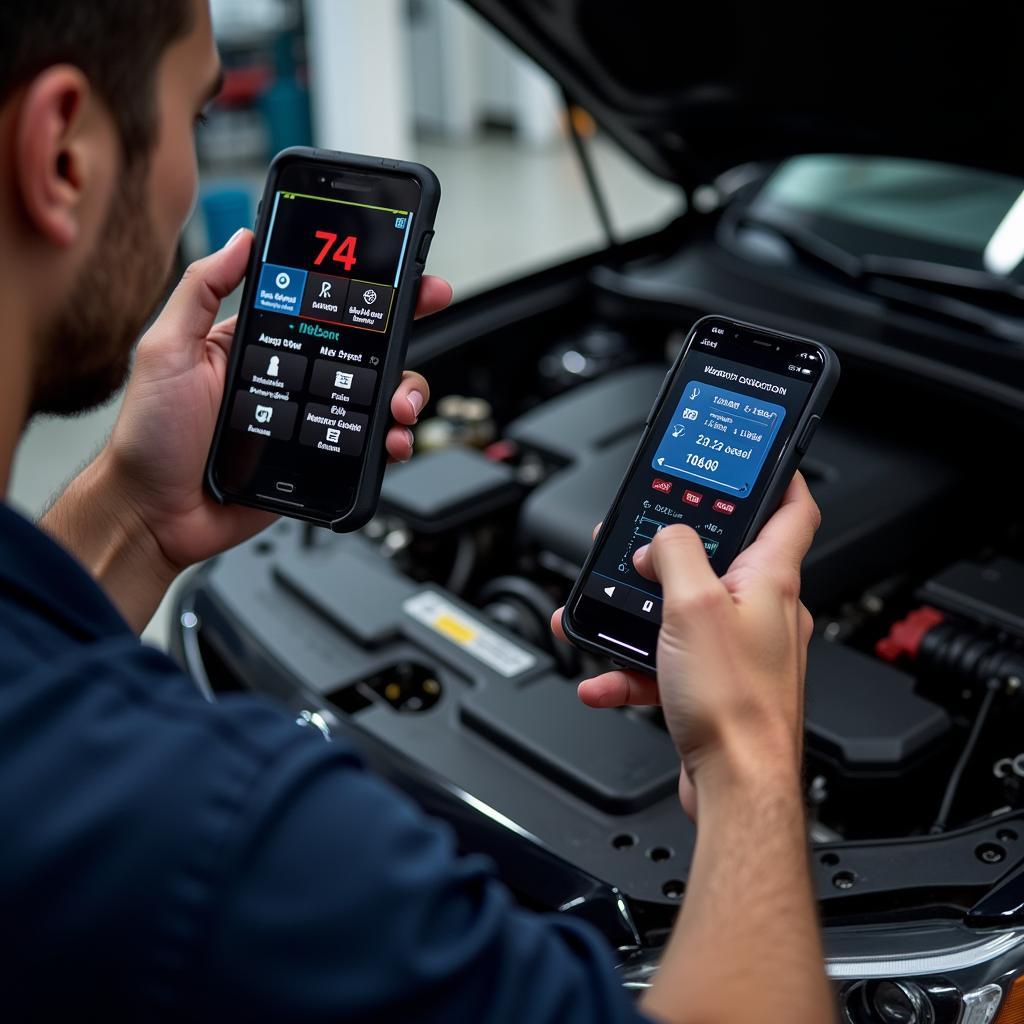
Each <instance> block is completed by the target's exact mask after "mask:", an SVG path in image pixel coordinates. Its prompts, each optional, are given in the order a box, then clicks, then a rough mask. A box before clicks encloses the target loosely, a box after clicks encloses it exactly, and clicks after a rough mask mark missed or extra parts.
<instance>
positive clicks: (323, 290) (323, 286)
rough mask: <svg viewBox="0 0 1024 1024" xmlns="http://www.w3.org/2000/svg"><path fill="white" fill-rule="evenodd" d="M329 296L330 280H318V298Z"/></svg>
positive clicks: (327, 297)
mask: <svg viewBox="0 0 1024 1024" xmlns="http://www.w3.org/2000/svg"><path fill="white" fill-rule="evenodd" d="M330 297H331V282H330V281H321V282H320V298H321V299H329V298H330Z"/></svg>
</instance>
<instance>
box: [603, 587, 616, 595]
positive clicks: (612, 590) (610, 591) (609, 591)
mask: <svg viewBox="0 0 1024 1024" xmlns="http://www.w3.org/2000/svg"><path fill="white" fill-rule="evenodd" d="M604 592H605V593H606V594H607V595H608V596H609V597H611V596H612V594H614V593H615V588H614V587H605V588H604Z"/></svg>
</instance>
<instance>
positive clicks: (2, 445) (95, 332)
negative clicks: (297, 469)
mask: <svg viewBox="0 0 1024 1024" xmlns="http://www.w3.org/2000/svg"><path fill="white" fill-rule="evenodd" d="M341 45H343V41H341V40H339V46H341ZM0 51H2V59H0V102H2V109H0V143H2V146H3V155H2V161H0V196H2V203H3V208H2V214H0V247H2V252H3V272H2V274H0V296H2V309H3V313H4V323H5V328H4V331H3V335H2V340H0V358H2V361H3V373H2V374H0V488H3V490H4V491H6V486H7V481H8V479H9V476H10V470H11V462H12V458H13V456H14V451H15V448H16V446H17V443H18V438H19V435H20V433H21V432H22V431H23V430H24V429H25V426H26V424H27V423H28V422H29V420H30V419H31V417H32V416H33V415H34V414H36V413H47V412H49V413H66V414H74V413H76V412H79V411H81V410H83V409H86V408H88V407H90V406H93V405H95V404H96V403H98V402H101V401H103V400H104V399H105V398H107V397H108V396H110V395H111V394H112V393H113V392H114V391H115V390H116V389H117V388H118V387H119V386H120V384H121V383H122V380H123V378H124V377H125V375H126V373H127V369H128V367H129V363H130V351H131V347H132V344H133V341H134V339H135V337H136V336H137V334H138V332H139V331H140V330H141V328H142V325H143V323H144V321H145V320H146V318H147V316H148V314H149V312H150V310H151V309H152V307H153V306H154V305H155V303H156V302H157V299H158V297H159V296H160V295H161V292H162V287H161V286H162V284H163V282H164V280H165V277H166V275H167V273H168V270H169V267H170V266H171V263H172V258H173V254H174V252H175V246H176V242H177V237H178V232H179V231H180V229H181V227H182V224H183V222H184V221H185V218H186V216H187V214H188V212H189V209H190V207H191V205H192V202H193V199H194V195H195V189H196V165H195V156H194V151H193V122H194V120H195V119H196V117H197V116H198V115H199V114H200V112H201V111H202V108H203V106H204V104H205V103H206V102H207V101H208V100H209V99H210V98H211V96H212V95H213V94H215V92H216V91H217V88H218V82H219V78H220V68H219V63H218V57H217V53H216V49H215V46H214V42H213V36H212V32H211V27H210V16H209V11H208V9H207V7H206V3H205V0H131V2H127V0H90V2H89V3H83V2H81V0H32V2H31V3H22V4H17V5H10V6H9V7H8V8H7V9H6V10H5V23H4V33H3V35H2V37H0ZM250 244H251V235H250V233H248V232H247V231H241V232H239V233H238V234H237V235H236V236H235V237H234V238H233V239H232V240H231V241H229V242H228V243H227V245H226V246H225V247H224V248H223V249H221V250H220V251H218V252H216V253H214V254H213V255H211V256H208V257H206V258H205V259H202V260H200V261H198V262H197V263H195V264H193V265H192V266H191V267H189V269H188V271H187V272H186V273H185V276H184V277H183V279H182V281H181V283H180V284H179V285H178V287H177V289H176V290H175V291H174V293H173V294H172V295H171V297H170V299H169V301H168V302H167V304H166V306H165V307H164V310H163V312H162V314H161V315H160V317H159V318H158V319H157V320H156V321H155V322H154V323H153V325H152V326H151V327H150V328H149V330H148V331H147V333H146V334H145V336H144V337H143V339H142V340H141V342H140V344H139V346H138V350H137V353H136V356H135V359H134V367H133V368H132V371H131V375H130V378H129V380H128V388H127V392H126V394H125V397H124V401H123V405H122V407H121V410H120V415H119V417H118V419H117V422H116V425H115V427H114V429H113V432H112V435H111V436H110V438H109V440H108V441H107V443H106V444H105V445H104V446H103V448H102V449H101V451H100V452H99V454H98V455H97V456H96V458H95V459H94V461H93V462H92V463H91V464H90V465H88V466H87V467H86V468H85V469H84V470H83V471H82V472H81V473H80V474H79V475H78V476H77V477H76V478H75V479H74V480H73V481H72V482H71V483H70V484H69V486H68V487H67V489H66V490H65V491H64V493H63V494H62V495H61V496H60V497H59V498H58V499H57V500H56V502H55V503H54V504H53V506H52V508H51V509H50V510H49V511H48V512H47V514H46V515H45V516H44V517H43V520H42V522H41V523H39V524H38V525H33V524H32V523H29V522H27V521H26V520H24V519H23V518H21V517H20V516H19V515H18V514H17V513H15V512H14V511H12V510H11V509H10V508H9V507H7V506H6V505H3V506H0V523H2V533H0V673H2V682H0V758H2V766H3V767H2V772H0V828H2V831H3V836H4V839H3V843H2V844H0V908H2V914H0V936H2V944H3V951H2V954H3V955H2V959H0V979H2V982H3V984H2V986H0V987H2V991H3V993H4V995H3V1007H4V1013H5V1016H6V1018H7V1019H8V1020H25V1019H36V1018H45V1019H49V1020H52V1019H58V1018H57V1016H56V1013H57V1012H58V1011H62V1012H63V1013H65V1014H66V1013H68V1011H69V1010H71V1009H72V1008H73V1012H74V1015H75V1019H81V1018H83V1017H84V1018H85V1019H91V1018H93V1017H99V1016H101V1015H102V1016H103V1018H105V1019H110V1020H139V1019H150V1018H160V1019H170V1020H193V1019H194V1020H207V1019H209V1020H218V1019H227V1020H244V1021H249V1020H264V1019H265V1020H287V1021H291V1022H295V1021H304V1020H323V1021H328V1020H330V1021H347V1020H372V1021H383V1020H400V1021H413V1020H415V1021H435V1022H443V1024H455V1022H458V1024H463V1022H465V1024H469V1022H475V1021H494V1022H506V1021H507V1022H514V1024H544V1022H549V1021H550V1022H560V1024H573V1022H605V1021H608V1022H611V1021H632V1020H639V1019H642V1018H644V1017H646V1018H652V1019H655V1020H662V1021H679V1022H691V1021H692V1022H698V1021H699V1022H701V1024H714V1022H729V1024H739V1022H741V1021H743V1022H749V1021H757V1022H758V1024H772V1022H783V1021H784V1022H785V1024H802V1022H807V1024H821V1022H823V1021H826V1020H827V1019H829V1018H830V1017H831V1013H832V1011H831V1005H832V1002H831V998H830V992H829V987H828V984H827V981H826V978H825V973H824V970H823V967H822V951H821V946H820V939H819V934H818V929H817V924H816V920H815V903H814V900H813V898H812V893H811V886H810V880H809V870H808V855H807V844H806V836H805V831H804V821H803V815H802V804H801V796H800V787H799V775H800V735H801V698H802V679H803V671H804V657H805V648H806V644H807V640H808V633H809V616H808V615H807V612H806V611H805V610H804V609H803V608H802V606H801V604H800V602H799V598H798V588H799V567H800V563H801V559H802V557H803V555H804V553H805V552H806V550H807V547H808V545H809V544H810V542H811V538H812V535H813V533H814V530H815V527H816V517H817V512H816V509H815V507H814V504H813V502H812V501H811V499H810V497H809V495H808V492H807V488H806V486H805V485H804V483H803V481H802V480H801V479H799V478H798V479H797V480H796V481H794V483H793V484H792V486H791V487H790V489H789V492H788V494H787V496H786V499H785V501H784V503H783V505H782V507H781V508H780V510H779V511H778V513H777V514H776V515H775V516H774V518H773V519H772V520H771V521H770V522H769V524H768V525H767V526H766V527H765V529H764V531H763V533H762V534H761V536H760V538H759V539H758V540H757V542H756V543H755V544H754V545H753V546H751V547H750V548H749V549H748V550H747V551H746V552H744V554H742V555H741V556H740V558H739V559H738V560H737V561H736V563H735V565H734V566H733V568H732V569H731V570H730V572H729V574H728V575H727V576H726V577H725V578H724V579H723V580H719V579H717V578H716V577H715V576H714V575H713V573H712V572H711V570H710V568H709V566H708V562H707V559H706V557H705V556H704V551H703V548H702V546H701V544H700V542H699V541H698V540H697V538H696V535H695V534H694V533H692V531H690V530H688V529H687V528H685V527H679V526H673V527H671V528H670V529H667V530H665V531H663V532H662V533H661V534H659V536H658V537H657V539H656V540H655V541H654V543H653V544H652V545H651V546H650V547H649V548H648V549H646V550H645V551H643V552H641V553H638V556H637V557H638V568H640V570H641V571H642V572H644V573H646V574H648V575H649V576H650V577H651V578H652V579H658V580H660V581H661V583H662V585H663V587H664V589H665V597H666V613H665V623H664V628H663V629H662V631H661V640H660V647H659V656H658V657H659V665H660V666H661V675H660V680H659V683H658V684H655V683H654V682H653V681H651V680H646V679H642V678H640V677H635V676H628V675H626V674H623V673H620V672H613V673H610V674H607V675H604V676H601V677H600V678H597V679H591V680H588V681H586V682H584V683H583V684H581V688H580V694H581V698H582V699H583V700H585V701H586V702H587V703H588V704H591V705H594V706H597V707H608V706H613V705H622V704H625V703H638V704H646V703H652V702H655V701H659V700H660V701H661V702H662V703H663V705H664V709H665V714H666V719H667V723H668V727H669V729H670V731H671V733H672V736H673V737H674V739H675V742H676V744H677V746H678V748H679V752H680V754H681V757H682V762H683V765H684V771H683V772H682V774H681V784H680V796H681V800H682V804H683V806H684V807H685V809H686V811H687V812H688V813H690V814H695V813H696V810H697V808H698V806H699V809H700V829H699V838H698V842H697V848H696V853H695V857H694V861H693V867H692V871H691V873H690V876H689V886H688V889H687V895H686V900H685V904H684V906H683V909H682V911H681V913H680V915H679V921H678V924H677V926H676V929H675V933H674V935H673V936H672V938H671V942H670V944H669V946H668V948H667V951H666V953H665V956H664V960H663V964H662V967H661V970H660V972H659V973H658V975H657V977H656V978H655V980H654V984H653V987H652V988H651V989H650V991H649V992H648V994H647V995H646V996H645V998H644V1000H643V1001H642V1004H641V1006H640V1008H639V1009H638V1008H637V1007H636V1006H635V1005H634V1004H633V1002H632V1001H631V1000H630V999H629V998H628V996H627V995H626V994H625V993H624V992H623V990H622V989H621V988H620V986H619V985H618V983H617V980H616V975H615V973H614V972H613V970H612V966H611V957H610V954H609V951H608V950H607V949H606V948H604V945H603V942H602V940H601V939H600V938H599V937H598V936H597V935H596V933H593V932H592V931H591V930H590V929H589V928H588V927H587V925H585V924H584V923H581V922H579V921H575V920H572V919H570V917H569V916H568V915H548V916H541V915H535V914H532V913H528V912H526V911H524V910H522V909H520V908H518V907H517V906H516V904H515V903H514V901H513V900H512V898H511V897H510V895H509V893H508V892H506V891H505V890H504V889H503V887H502V886H501V884H500V883H499V882H498V881H497V880H495V879H494V878H493V877H492V875H491V874H490V870H489V865H488V862H487V861H486V860H485V859H483V858H481V857H479V856H461V855H460V854H459V851H457V850H456V848H455V843H454V840H453V836H452V833H451V831H450V830H449V829H448V828H447V827H446V826H445V825H444V824H441V823H439V822H436V821H433V820H430V819H428V818H427V817H425V816H424V815H423V814H422V813H421V812H420V811H419V810H418V808H417V807H415V806H414V805H413V804H412V803H411V802H410V801H409V800H408V799H406V798H405V797H404V796H403V795H401V794H400V793H398V792H396V791H395V790H393V789H392V788H390V787H389V786H388V785H386V784H385V783H384V782H383V781H381V780H380V779H378V778H375V777H374V776H373V775H372V774H370V773H369V772H368V771H367V770H366V769H365V768H364V767H363V764H362V762H361V761H360V758H359V755H358V753H357V752H356V751H355V750H353V749H352V748H351V747H350V746H349V745H348V743H347V742H345V741H344V740H338V741H335V742H333V743H325V742H324V741H323V740H322V739H321V738H320V737H319V736H318V735H317V734H316V733H315V732H314V731H312V730H309V729H301V728H299V727H298V726H297V725H296V724H295V723H294V722H293V721H292V719H291V716H289V715H287V714H285V713H283V712H281V711H280V710H278V709H277V708H275V707H273V706H271V705H269V704H265V703H262V702H260V701H259V700H257V699H254V698H250V697H247V696H242V695H239V696H232V697H229V698H226V699H224V700H223V701H222V702H221V703H219V704H213V705H211V704H208V703H206V702H205V701H204V700H203V699H202V698H201V697H200V696H199V694H198V693H197V691H196V689H195V687H194V686H193V685H192V684H191V683H190V681H189V680H188V679H187V678H186V676H184V675H183V674H182V672H181V671H180V670H179V669H178V667H177V666H176V665H175V664H174V663H173V662H171V661H170V660H169V659H168V658H166V657H165V656H164V655H162V654H161V653H159V652H157V651H155V650H152V649H150V648H147V647H144V646H142V645H141V643H140V641H139V638H138V636H137V633H138V631H139V630H140V629H141V628H142V627H143V625H144V624H145V623H146V622H147V620H148V619H149V618H150V616H151V615H152V614H153V612H154V610H155V609H156V607H157V604H158V602H159V601H160V598H161V596H162V595H163V594H164V592H165V591H166V589H167V586H168V584H169V583H170V582H171V581H172V580H173V579H174V577H175V576H176V575H177V574H178V573H179V572H181V570H182V569H184V568H185V567H186V566H188V565H191V564H194V563H196V562H198V561H200V560H202V559H204V558H208V557H210V556H211V555H214V554H216V553H217V552H220V551H223V550H225V549H227V548H229V547H231V546H232V545H234V544H237V543H239V542H240V541H243V540H245V539H246V538H248V537H250V536H252V535H253V534H255V533H256V532H257V531H259V530H260V529H262V528H263V527H265V526H266V525H267V524H268V522H269V518H268V517H267V516H266V515H265V514H262V513H259V512H256V511H253V510H247V509H245V508H242V507H240V506H227V507H220V506H218V505H217V504H215V503H214V502H213V501H211V500H210V499H209V498H208V497H207V496H206V495H205V494H204V492H203V486H202V474H203V464H204V460H205V457H206V453H207V449H208V448H209V444H210V439H211V435H212V431H213V427H214V420H215V417H216V413H217V409H218V405H219V402H220V396H221V390H222V387H223V383H224V373H225V365H226V359H227V352H228V349H229V347H230V344H231V338H232V326H233V324H232V321H231V320H227V321H224V322H222V323H220V324H216V325H215V323H214V321H215V317H216V314H217V311H218V307H219V305H220V302H221V300H222V299H223V298H224V297H225V296H226V295H227V294H228V293H229V292H231V291H232V289H234V288H235V287H236V286H237V285H238V284H239V282H240V280H241V278H242V276H243V274H244V270H245V266H246V260H247V257H248V254H249V249H250ZM450 296H451V292H450V289H449V287H448V286H447V284H445V283H444V282H443V281H441V280H439V279H437V278H429V279H428V278H424V280H423V285H422V289H421V292H420V296H419V307H418V308H419V312H420V313H421V314H422V313H429V312H431V311H433V310H436V309H439V308H440V307H442V306H444V305H446V304H447V302H448V301H449V299H450ZM427 397H428V391H427V384H426V381H424V380H423V378H422V377H420V376H419V375H417V374H413V373H406V374H405V376H404V379H403V380H402V382H401V384H400V386H399V388H398V389H397V391H396V393H395V395H394V398H393V401H392V404H391V410H392V413H393V416H394V418H395V421H396V422H395V424H394V426H393V427H392V429H391V431H390V433H389V435H388V440H387V443H388V451H389V453H390V454H391V455H392V457H394V458H398V459H405V458H408V457H409V456H410V455H411V435H410V433H409V431H408V427H409V426H411V425H412V424H413V423H414V422H415V420H416V417H417V415H418V414H419V413H420V411H421V410H422V408H423V405H424V403H425V402H426V400H427ZM556 628H557V622H556ZM597 713H599V712H595V714H597ZM608 756H610V757H614V756H615V752H614V751H609V752H608Z"/></svg>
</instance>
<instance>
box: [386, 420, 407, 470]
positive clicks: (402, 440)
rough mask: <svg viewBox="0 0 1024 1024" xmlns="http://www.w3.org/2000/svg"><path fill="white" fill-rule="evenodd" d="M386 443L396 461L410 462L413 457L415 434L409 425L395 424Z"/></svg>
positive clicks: (390, 454)
mask: <svg viewBox="0 0 1024 1024" xmlns="http://www.w3.org/2000/svg"><path fill="white" fill-rule="evenodd" d="M384 444H385V446H386V447H387V450H388V455H389V456H390V457H391V458H392V459H393V460H394V461H395V462H408V461H409V460H410V459H411V458H412V447H413V436H412V431H411V430H410V429H409V428H408V427H402V426H399V425H398V424H395V425H393V426H392V427H391V429H390V430H389V431H388V436H387V439H386V440H385V442H384Z"/></svg>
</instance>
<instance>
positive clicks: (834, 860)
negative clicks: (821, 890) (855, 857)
mask: <svg viewBox="0 0 1024 1024" xmlns="http://www.w3.org/2000/svg"><path fill="white" fill-rule="evenodd" d="M821 863H822V864H824V865H825V867H827V868H834V867H835V866H836V865H837V864H838V863H839V854H838V853H823V854H822V855H821Z"/></svg>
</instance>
